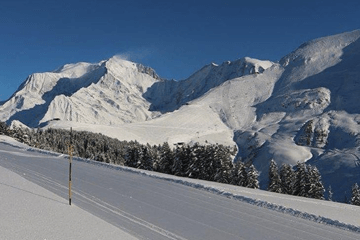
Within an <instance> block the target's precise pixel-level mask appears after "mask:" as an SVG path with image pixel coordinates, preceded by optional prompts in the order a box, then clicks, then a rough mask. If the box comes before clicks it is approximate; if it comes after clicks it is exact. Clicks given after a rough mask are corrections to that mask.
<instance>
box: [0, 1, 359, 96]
mask: <svg viewBox="0 0 360 240" xmlns="http://www.w3.org/2000/svg"><path fill="white" fill-rule="evenodd" d="M359 28H360V1H358V0H354V1H338V0H337V1H333V0H319V1H317V0H302V1H291V0H287V1H277V0H272V1H269V0H265V1H264V0H257V1H241V0H235V1H232V0H231V1H227V0H222V1H219V0H218V1H211V0H208V1H202V0H200V1H196V0H191V1H188V0H182V1H175V0H164V1H163V0H161V1H160V0H159V1H151V0H131V1H120V0H114V1H110V0H99V1H95V0H86V1H85V0H84V1H77V0H71V1H68V0H62V1H52V0H32V1H30V0H29V1H25V0H2V1H1V4H0V50H1V52H0V101H1V100H6V99H7V98H8V97H10V95H11V94H12V93H14V91H15V90H16V89H17V87H18V86H19V85H20V84H21V83H22V82H23V81H24V80H25V79H26V77H27V76H28V75H29V74H31V73H34V72H44V71H52V70H54V69H57V68H58V67H60V66H62V65H64V64H66V63H74V62H79V61H86V62H98V61H101V60H104V59H107V58H109V57H111V56H113V55H116V54H120V55H123V56H127V57H129V59H130V60H132V61H135V62H140V63H142V64H144V65H147V66H150V67H152V68H154V69H155V70H156V72H157V73H158V74H159V75H160V76H161V77H164V78H169V79H170V78H174V79H177V80H181V79H184V78H187V77H188V76H190V75H191V74H192V73H194V72H195V71H196V70H198V69H199V68H201V67H203V66H204V65H205V64H209V63H211V62H215V63H222V62H223V61H227V60H236V59H238V58H241V57H244V56H249V57H253V58H258V59H269V60H272V61H277V60H279V59H280V58H281V57H283V56H284V55H286V54H287V53H289V52H291V51H293V50H294V49H295V48H297V47H298V46H299V45H300V44H302V43H303V42H305V41H308V40H311V39H314V38H318V37H322V36H327V35H333V34H337V33H342V32H346V31H352V30H355V29H359Z"/></svg>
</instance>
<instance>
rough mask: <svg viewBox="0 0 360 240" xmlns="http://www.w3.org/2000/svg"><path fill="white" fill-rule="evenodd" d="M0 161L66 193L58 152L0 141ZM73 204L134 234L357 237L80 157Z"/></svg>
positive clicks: (163, 236) (75, 165)
mask: <svg viewBox="0 0 360 240" xmlns="http://www.w3.org/2000/svg"><path fill="white" fill-rule="evenodd" d="M0 165H1V166H3V167H6V168H8V169H10V170H12V171H14V172H16V173H18V174H19V175H21V176H23V177H25V178H26V179H28V180H30V181H32V182H34V183H36V184H38V185H40V186H42V187H44V188H46V189H48V190H50V191H52V192H54V193H56V194H58V195H60V196H61V197H63V198H64V199H67V197H68V196H67V194H68V187H67V186H68V167H69V166H68V160H67V159H65V158H64V157H61V156H60V157H59V156H57V155H54V156H52V155H49V154H42V153H39V152H36V151H26V150H24V149H21V148H15V147H12V146H9V145H6V144H3V143H0ZM73 204H74V205H76V206H78V207H80V208H83V209H85V210H86V211H88V212H90V213H92V214H94V215H96V216H98V217H100V218H102V219H103V220H105V221H107V222H109V223H111V224H113V225H115V226H117V227H119V228H121V229H122V230H124V231H126V232H128V233H130V234H131V235H133V236H135V237H137V238H139V239H154V240H158V239H159V240H161V239H194V240H195V239H209V240H210V239H214V240H218V239H312V240H313V239H359V234H356V233H353V232H350V231H345V230H341V229H338V228H335V227H331V226H326V225H323V224H318V223H315V222H311V221H308V220H304V219H300V218H296V217H293V216H290V215H286V214H282V213H279V212H275V211H272V210H269V209H265V208H261V207H258V206H254V205H250V204H248V203H244V202H240V201H236V200H234V199H229V198H226V197H224V196H220V195H216V194H213V193H210V192H206V191H203V190H199V189H195V188H191V187H189V186H184V185H181V184H177V183H175V182H170V181H165V180H162V179H157V178H151V177H148V176H144V175H142V174H136V173H133V172H129V171H117V170H115V169H111V168H106V167H99V166H96V165H93V164H88V163H86V162H82V161H74V162H73ZM69 207H70V206H69ZM84 224H86V222H84Z"/></svg>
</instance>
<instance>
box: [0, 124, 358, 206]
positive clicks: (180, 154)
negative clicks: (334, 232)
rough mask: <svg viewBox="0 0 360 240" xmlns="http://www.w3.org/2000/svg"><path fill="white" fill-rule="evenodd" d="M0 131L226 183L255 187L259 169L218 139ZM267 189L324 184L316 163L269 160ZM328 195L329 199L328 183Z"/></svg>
mask: <svg viewBox="0 0 360 240" xmlns="http://www.w3.org/2000/svg"><path fill="white" fill-rule="evenodd" d="M0 133H2V134H5V135H8V136H11V137H14V138H16V139H17V140H19V141H20V142H23V143H25V144H27V145H29V146H33V147H37V148H41V149H44V150H49V151H55V152H58V153H63V154H66V153H68V146H69V142H70V135H71V139H72V146H73V149H74V156H78V157H82V158H87V159H92V160H95V161H99V162H106V163H111V164H117V165H123V166H127V167H132V168H138V169H144V170H149V171H156V172H161V173H166V174H172V175H175V176H180V177H189V178H195V179H202V180H207V181H214V182H219V183H227V184H232V185H237V186H243V187H248V188H255V189H256V188H259V181H258V177H259V173H258V171H257V170H256V168H255V167H254V165H252V164H251V163H243V162H241V161H236V162H233V156H234V155H235V154H236V151H237V149H236V147H229V146H224V145H221V144H215V145H214V144H207V145H201V144H198V143H195V144H192V145H188V144H183V143H179V144H176V146H174V147H170V145H169V144H168V143H167V142H164V143H163V144H161V145H153V146H151V145H150V144H146V145H144V144H140V143H139V142H137V141H129V142H128V141H120V140H118V139H113V138H110V137H107V136H104V135H103V134H99V133H92V132H85V131H73V132H70V131H69V130H64V129H51V128H49V129H46V130H42V129H23V128H13V129H10V128H9V127H8V126H7V125H6V124H5V123H3V122H0ZM268 177H269V184H268V191H271V192H276V193H283V194H290V195H295V196H302V197H308V198H315V199H324V193H325V189H324V186H323V184H322V181H321V174H320V172H319V171H318V169H317V168H316V167H313V166H311V165H307V164H305V163H300V162H299V163H297V165H296V166H294V167H291V166H290V165H289V164H283V165H282V166H281V168H280V169H279V168H278V166H277V164H276V162H275V161H274V160H272V161H271V162H270V166H269V176H268ZM328 200H332V191H331V187H329V189H328ZM350 203H351V204H354V205H359V206H360V189H359V186H358V185H357V184H354V185H353V187H352V196H351V199H350Z"/></svg>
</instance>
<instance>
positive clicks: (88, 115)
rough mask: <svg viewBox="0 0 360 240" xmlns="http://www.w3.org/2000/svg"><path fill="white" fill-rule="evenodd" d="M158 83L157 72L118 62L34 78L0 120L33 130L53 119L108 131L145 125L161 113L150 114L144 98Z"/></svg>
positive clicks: (86, 65) (72, 66) (68, 67)
mask: <svg viewBox="0 0 360 240" xmlns="http://www.w3.org/2000/svg"><path fill="white" fill-rule="evenodd" d="M158 79H159V77H158V76H157V75H156V73H155V72H154V71H153V70H152V69H150V68H147V67H144V66H142V65H140V64H135V63H132V62H128V61H125V60H122V59H120V58H118V57H116V56H115V57H113V58H110V59H109V60H107V61H102V62H100V63H98V64H89V63H78V64H69V65H65V66H63V67H61V68H60V69H58V70H56V71H54V72H47V73H36V74H33V75H31V76H29V77H28V79H27V80H26V81H25V82H24V83H23V84H22V85H21V86H20V87H19V90H18V91H17V92H16V93H15V94H14V95H13V96H12V97H11V98H10V99H9V100H8V101H7V102H6V103H5V104H3V106H1V107H0V112H1V113H2V114H0V119H1V120H2V121H11V120H13V119H16V120H19V121H21V122H23V123H25V124H26V125H28V126H33V127H35V126H38V125H39V124H41V123H44V122H47V121H49V120H52V119H61V120H66V121H74V122H81V123H92V124H106V125H113V124H120V123H126V122H137V121H145V120H147V119H149V118H152V117H153V116H155V115H157V113H154V112H150V111H149V105H150V104H149V103H148V102H147V101H146V100H145V99H144V98H143V97H142V94H143V93H144V92H145V91H146V89H147V88H148V87H149V86H151V85H152V84H153V83H154V82H156V81H158Z"/></svg>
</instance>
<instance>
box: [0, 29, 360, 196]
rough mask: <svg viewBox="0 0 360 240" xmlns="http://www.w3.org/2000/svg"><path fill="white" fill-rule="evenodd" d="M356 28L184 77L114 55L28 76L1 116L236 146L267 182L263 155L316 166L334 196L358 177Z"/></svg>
mask: <svg viewBox="0 0 360 240" xmlns="http://www.w3.org/2000/svg"><path fill="white" fill-rule="evenodd" d="M359 38H360V31H359V30H357V31H353V32H348V33H343V34H338V35H334V36H330V37H323V38H319V39H316V40H312V41H309V42H307V43H305V44H303V45H301V46H300V47H299V48H298V49H296V50H295V51H294V52H292V53H290V54H288V55H287V56H285V57H283V58H282V59H281V61H280V62H279V63H273V62H270V61H260V60H256V59H251V58H242V59H239V60H236V61H234V62H224V63H223V64H220V65H216V64H210V65H207V66H205V67H203V68H202V69H200V70H199V71H198V72H196V73H194V74H193V75H192V76H190V77H189V78H188V79H186V80H183V81H170V80H164V79H160V78H159V77H158V76H157V75H156V74H155V72H154V71H153V70H152V69H150V68H146V67H143V66H141V65H139V64H135V63H131V62H128V61H124V60H121V59H119V58H116V57H113V58H111V59H109V60H107V61H103V62H100V63H98V64H87V63H79V64H71V65H66V66H64V67H62V68H61V69H59V70H57V71H55V72H52V73H43V74H34V75H32V76H30V77H29V78H28V79H27V81H26V82H25V83H24V84H23V85H22V86H20V88H19V90H18V91H17V92H16V93H15V94H14V95H13V96H12V97H11V98H10V99H9V100H8V101H7V102H6V103H4V104H3V105H2V106H0V120H2V121H9V122H10V121H11V120H15V119H16V120H20V121H21V122H23V123H25V124H26V125H30V126H37V125H38V124H39V123H47V121H49V120H51V119H54V118H55V119H60V121H51V122H49V123H48V126H47V127H59V128H63V127H66V128H67V127H70V126H72V127H73V128H74V129H78V130H90V131H95V132H102V133H104V134H107V135H109V136H112V137H117V138H119V139H121V140H138V141H139V142H142V143H147V142H149V143H152V144H159V143H162V142H164V141H168V142H170V143H177V142H196V141H198V142H202V143H205V142H210V143H222V144H226V145H233V144H237V146H238V149H239V151H238V156H237V157H238V158H239V159H241V160H242V161H251V162H252V163H254V164H255V166H256V167H257V169H258V170H260V172H261V186H262V188H265V187H266V185H267V182H266V181H267V169H268V166H269V161H270V160H271V159H274V160H275V161H276V162H277V163H278V164H279V165H280V164H282V163H289V164H296V163H297V162H298V161H300V162H304V161H308V163H310V164H312V165H316V166H317V167H318V169H319V170H320V172H321V173H322V175H323V180H324V183H325V185H326V187H328V186H329V185H332V189H333V191H334V196H333V198H334V199H336V200H343V199H344V197H345V195H344V194H345V192H347V195H348V196H349V193H350V187H351V185H352V184H353V183H355V182H360V173H359V171H358V168H359V166H360V140H359V138H360V136H359V133H360V101H359V96H358V95H359V94H358V93H359V92H360V40H359Z"/></svg>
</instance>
